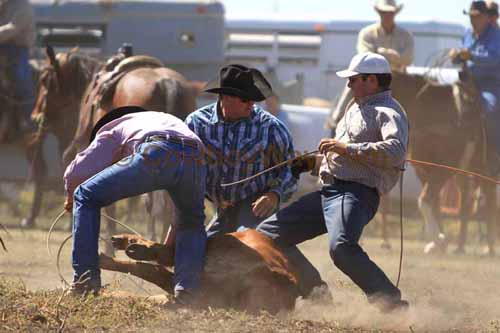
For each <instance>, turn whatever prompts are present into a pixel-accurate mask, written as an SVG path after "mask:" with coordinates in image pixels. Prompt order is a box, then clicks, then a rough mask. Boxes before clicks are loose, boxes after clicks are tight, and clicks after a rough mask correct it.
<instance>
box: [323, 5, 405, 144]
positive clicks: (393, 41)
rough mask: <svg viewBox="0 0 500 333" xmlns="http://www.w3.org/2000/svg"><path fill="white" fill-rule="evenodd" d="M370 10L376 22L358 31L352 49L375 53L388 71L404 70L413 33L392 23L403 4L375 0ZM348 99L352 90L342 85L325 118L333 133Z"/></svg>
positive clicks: (358, 51) (349, 99) (350, 97)
mask: <svg viewBox="0 0 500 333" xmlns="http://www.w3.org/2000/svg"><path fill="white" fill-rule="evenodd" d="M374 9H375V11H376V12H377V14H378V15H379V17H380V21H379V22H376V23H373V24H371V25H369V26H366V27H364V28H363V29H361V30H360V31H359V34H358V42H357V46H356V52H357V53H366V52H374V53H378V54H380V55H383V56H384V57H385V58H386V59H387V61H389V64H390V65H391V68H392V70H396V71H401V70H404V68H406V67H407V66H409V65H410V64H411V63H412V62H413V59H414V56H415V55H414V40H413V35H412V34H411V33H410V32H409V31H407V30H405V29H403V28H401V27H400V26H398V25H397V24H396V23H395V18H396V15H397V14H398V13H399V12H400V11H401V9H403V5H402V4H399V5H398V4H397V3H396V1H395V0H377V1H376V3H375V6H374ZM352 98H353V96H352V92H351V90H350V89H349V88H347V86H346V88H345V89H344V91H343V92H342V95H341V96H340V98H339V100H338V102H337V105H336V107H335V109H333V110H332V113H331V115H330V117H329V119H328V120H327V126H328V128H330V129H332V131H333V132H332V134H333V136H334V134H335V128H336V127H337V124H338V122H339V121H340V118H341V117H342V115H343V114H344V111H345V110H346V109H347V106H348V104H349V102H350V101H351V100H352Z"/></svg>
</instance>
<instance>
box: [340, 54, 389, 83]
mask: <svg viewBox="0 0 500 333" xmlns="http://www.w3.org/2000/svg"><path fill="white" fill-rule="evenodd" d="M359 74H391V65H389V62H388V61H387V59H385V57H384V56H382V55H380V54H377V53H373V52H366V53H359V54H356V55H355V56H354V57H353V58H352V60H351V63H350V64H349V67H348V68H347V69H345V70H343V71H338V72H337V76H338V77H341V78H349V77H351V76H356V75H359Z"/></svg>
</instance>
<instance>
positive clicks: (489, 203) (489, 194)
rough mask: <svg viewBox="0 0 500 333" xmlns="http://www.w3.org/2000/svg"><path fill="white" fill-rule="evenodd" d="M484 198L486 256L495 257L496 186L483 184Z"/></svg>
mask: <svg viewBox="0 0 500 333" xmlns="http://www.w3.org/2000/svg"><path fill="white" fill-rule="evenodd" d="M483 187H484V192H485V197H486V212H487V214H486V222H487V241H488V250H487V254H488V255H490V256H494V255H495V252H496V251H495V240H496V233H497V230H496V224H497V221H496V220H497V214H496V213H497V191H496V186H495V185H492V184H486V183H484V184H483Z"/></svg>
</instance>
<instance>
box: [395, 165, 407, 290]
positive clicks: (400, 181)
mask: <svg viewBox="0 0 500 333" xmlns="http://www.w3.org/2000/svg"><path fill="white" fill-rule="evenodd" d="M404 174H405V173H404V170H403V171H402V172H401V176H400V178H399V231H400V242H401V243H400V245H399V269H398V279H397V281H396V288H399V281H401V271H402V270H403V249H404V247H403V245H404V244H403V239H404V237H403V178H404Z"/></svg>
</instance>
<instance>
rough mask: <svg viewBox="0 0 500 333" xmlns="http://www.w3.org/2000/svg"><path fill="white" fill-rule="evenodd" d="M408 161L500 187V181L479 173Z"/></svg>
mask: <svg viewBox="0 0 500 333" xmlns="http://www.w3.org/2000/svg"><path fill="white" fill-rule="evenodd" d="M406 161H407V162H409V163H412V164H417V165H418V164H419V165H424V166H430V167H435V168H440V169H445V170H448V171H451V172H455V173H459V174H462V175H465V176H473V177H476V178H479V179H482V180H484V181H487V182H490V183H493V184H495V185H500V181H499V180H496V179H494V178H491V177H488V176H485V175H482V174H480V173H477V172H472V171H468V170H464V169H459V168H455V167H452V166H449V165H444V164H438V163H432V162H426V161H419V160H413V159H406Z"/></svg>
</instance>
